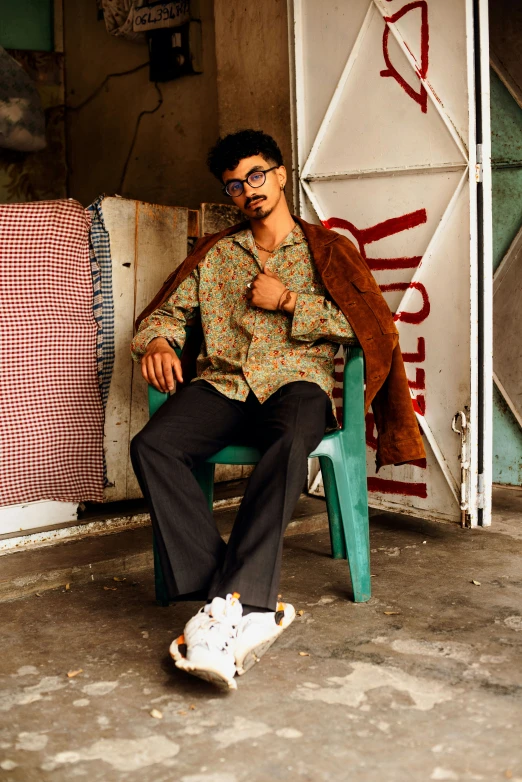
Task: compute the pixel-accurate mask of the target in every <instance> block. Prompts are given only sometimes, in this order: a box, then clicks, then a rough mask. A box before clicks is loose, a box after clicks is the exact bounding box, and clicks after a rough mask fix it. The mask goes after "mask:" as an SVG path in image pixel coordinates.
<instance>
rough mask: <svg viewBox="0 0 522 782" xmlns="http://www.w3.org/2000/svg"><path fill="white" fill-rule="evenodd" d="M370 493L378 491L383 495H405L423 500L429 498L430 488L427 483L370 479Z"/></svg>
mask: <svg viewBox="0 0 522 782" xmlns="http://www.w3.org/2000/svg"><path fill="white" fill-rule="evenodd" d="M368 491H378V492H381V494H403V495H406V496H408V497H420V498H421V499H423V500H425V499H426V497H427V496H428V488H427V486H426V484H425V483H410V482H407V481H390V480H387V479H386V478H368Z"/></svg>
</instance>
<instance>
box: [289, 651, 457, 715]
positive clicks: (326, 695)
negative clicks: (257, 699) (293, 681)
mask: <svg viewBox="0 0 522 782" xmlns="http://www.w3.org/2000/svg"><path fill="white" fill-rule="evenodd" d="M351 666H352V669H353V670H352V673H349V674H347V675H346V676H331V677H329V678H328V679H327V683H328V685H329V686H328V687H319V689H310V688H309V687H304V686H303V687H301V686H299V687H298V688H297V690H296V691H295V692H294V693H293V694H292V697H294V698H297V699H298V700H303V701H322V702H323V703H330V704H339V705H342V706H351V707H352V708H355V709H357V708H361V709H362V708H364V707H365V705H366V706H367V704H365V701H366V700H367V695H366V694H367V693H368V692H370V691H371V690H377V689H379V688H381V687H389V688H391V689H393V690H397V691H399V692H403V693H405V694H406V695H408V696H409V697H410V698H411V701H412V703H411V706H409V708H414V709H419V710H420V711H429V710H430V709H432V708H433V707H434V706H435V705H436V704H438V703H443V702H444V701H449V700H451V699H452V697H453V694H452V692H451V690H450V688H449V687H446V686H445V685H444V684H441V683H440V682H438V681H435V680H432V679H425V678H423V679H421V678H419V677H417V676H411V675H410V674H408V673H404V672H403V671H401V670H399V669H398V668H388V667H385V666H382V665H373V664H372V663H363V662H353V663H351ZM400 707H401V708H408V706H405V705H404V704H401V705H400Z"/></svg>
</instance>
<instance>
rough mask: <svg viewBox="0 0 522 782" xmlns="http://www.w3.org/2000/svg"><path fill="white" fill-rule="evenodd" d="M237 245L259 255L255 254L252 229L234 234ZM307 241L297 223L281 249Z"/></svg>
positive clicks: (280, 246)
mask: <svg viewBox="0 0 522 782" xmlns="http://www.w3.org/2000/svg"><path fill="white" fill-rule="evenodd" d="M232 238H233V240H234V241H235V242H237V244H240V245H241V247H243V248H244V249H245V250H248V252H250V253H252V254H253V255H257V253H256V252H255V244H254V235H253V234H252V231H251V230H250V228H245V229H244V230H243V231H238V232H237V234H234V236H233V237H232ZM304 241H305V236H304V233H303V231H302V229H301V226H299V225H298V224H297V223H296V224H295V225H294V227H293V228H292V230H291V231H290V233H289V234H288V236H287V237H286V239H285V240H284V241H283V242H281V244H280V245H279V249H281V248H282V247H289V246H291V245H293V244H300V243H301V242H304Z"/></svg>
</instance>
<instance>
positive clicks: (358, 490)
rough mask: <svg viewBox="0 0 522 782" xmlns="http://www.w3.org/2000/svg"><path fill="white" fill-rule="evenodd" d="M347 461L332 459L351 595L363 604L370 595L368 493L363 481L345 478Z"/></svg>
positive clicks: (346, 475) (346, 476)
mask: <svg viewBox="0 0 522 782" xmlns="http://www.w3.org/2000/svg"><path fill="white" fill-rule="evenodd" d="M347 463H349V460H347V459H343V458H341V454H339V458H335V456H334V458H333V459H332V465H333V471H334V475H335V483H336V486H337V493H338V497H339V504H340V507H341V517H342V523H343V529H344V538H345V541H346V548H347V551H348V562H349V565H350V575H351V578H352V587H353V597H354V601H355V602H356V603H364V602H366V600H369V599H370V597H371V578H370V533H369V521H368V495H367V488H366V481H365V480H360V479H359V476H357V479H356V478H355V477H353V476H350V478H349V477H348V474H347V470H346V466H347Z"/></svg>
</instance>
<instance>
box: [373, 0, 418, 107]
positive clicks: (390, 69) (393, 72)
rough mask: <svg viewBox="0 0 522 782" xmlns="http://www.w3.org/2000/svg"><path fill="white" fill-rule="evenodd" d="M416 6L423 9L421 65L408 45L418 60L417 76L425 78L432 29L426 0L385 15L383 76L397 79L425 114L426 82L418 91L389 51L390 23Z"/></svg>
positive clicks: (409, 4)
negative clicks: (398, 68) (394, 64)
mask: <svg viewBox="0 0 522 782" xmlns="http://www.w3.org/2000/svg"><path fill="white" fill-rule="evenodd" d="M416 8H420V11H421V31H420V32H421V46H420V50H421V61H420V65H419V63H418V62H417V60H416V59H415V57H413V54H412V52H411V50H410V49H409V47H406V48H407V49H408V51H409V52H410V54H412V57H413V59H414V60H415V62H416V68H415V70H416V73H417V77H418V78H419V80H420V79H425V78H426V75H427V73H428V62H429V39H430V30H429V24H428V4H427V3H426V1H425V0H418V2H414V3H408V4H407V5H405V6H403V7H402V8H401V9H400V10H399V11H397V12H396V13H395V14H392V15H391V16H385V17H384V21H385V22H386V25H385V27H384V33H383V36H382V53H383V55H384V62H385V63H386V68H385V69H384V70H382V71H381V76H384V77H386V76H390V77H391V78H392V79H395V81H396V82H397V84H399V85H400V86H401V87H402V89H403V90H404V91H405V93H406V94H407V95H409V97H410V98H412V100H414V101H415V103H418V104H419V106H420V107H421V111H422V112H423V114H426V112H427V111H428V93H427V92H426V88H425V87H424V84H422V82H421V84H420V89H419V92H416V91H415V90H414V89H413V87H412V86H411V85H410V84H408V82H407V81H406V79H405V78H404V77H403V76H401V74H400V73H399V72H398V71H397V69H396V68H394V66H393V65H392V62H391V60H390V54H389V51H388V39H389V35H390V28H389V26H388V23H389V24H394V23H395V22H396V21H397V20H398V19H400V18H401V17H403V16H404V15H405V14H407V13H409V12H410V11H414V10H415V9H416Z"/></svg>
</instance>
